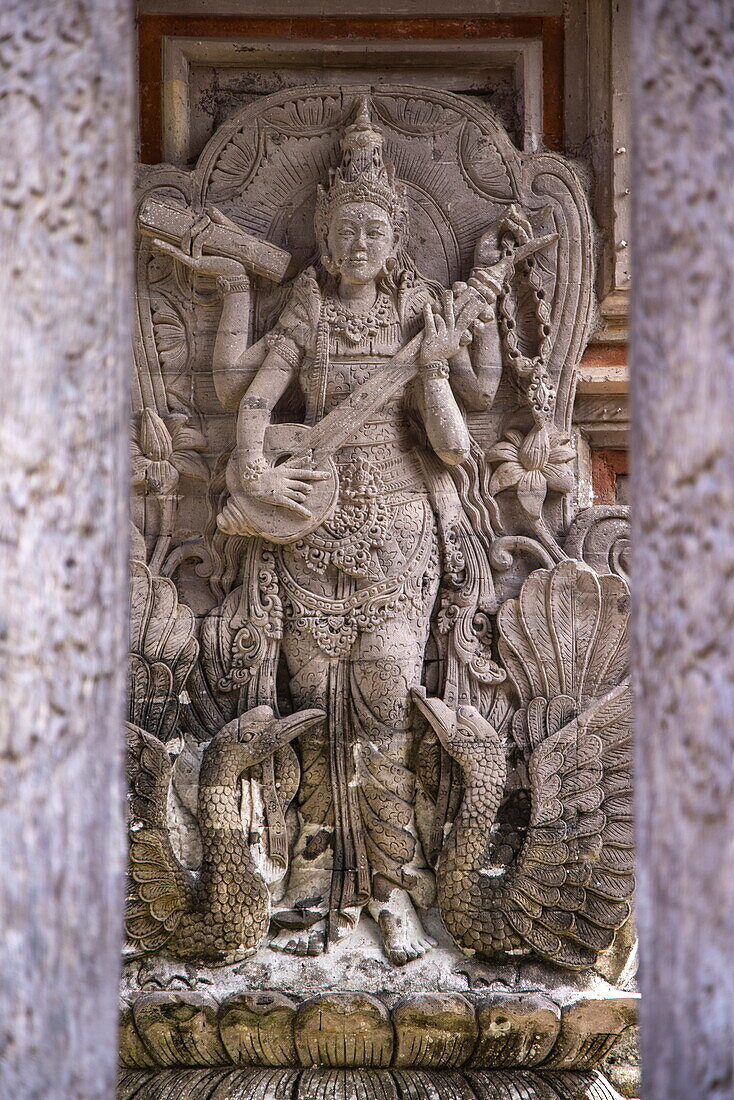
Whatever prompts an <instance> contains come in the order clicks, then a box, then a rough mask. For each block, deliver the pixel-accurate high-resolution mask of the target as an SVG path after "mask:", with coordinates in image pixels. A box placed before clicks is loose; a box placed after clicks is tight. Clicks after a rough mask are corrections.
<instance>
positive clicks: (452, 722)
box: [412, 687, 503, 769]
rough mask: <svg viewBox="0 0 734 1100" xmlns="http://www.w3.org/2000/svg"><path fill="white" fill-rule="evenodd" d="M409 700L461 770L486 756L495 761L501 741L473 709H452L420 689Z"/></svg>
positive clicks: (498, 758) (471, 707)
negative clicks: (430, 697)
mask: <svg viewBox="0 0 734 1100" xmlns="http://www.w3.org/2000/svg"><path fill="white" fill-rule="evenodd" d="M412 695H413V701H414V703H415V705H416V706H417V708H418V710H419V711H420V712H421V714H422V715H423V717H424V718H425V719H426V720H427V721H428V724H429V725H430V726H431V728H432V729H433V730H434V731H435V733H436V734H437V735H438V739H439V741H440V742H441V744H442V745H443V747H444V748H445V749H446V752H447V753H449V755H450V756H453V758H454V760H456V761H457V762H458V763H459V764H461V766H462V767H463V768H464V769H470V768H472V766H476V765H477V764H478V763H480V762H481V763H484V762H486V761H487V758H488V757H489V758H490V759H491V760H492V762H493V763H494V762H495V757H496V761H497V762H499V760H500V755H501V754H503V739H502V738H501V737H500V735H499V733H498V732H497V730H496V729H495V728H494V726H493V725H492V724H491V723H490V722H488V721H487V719H486V718H483V717H482V715H481V714H480V713H479V711H478V710H477V708H476V707H474V706H471V705H462V706H459V707H457V708H456V709H455V710H453V709H452V708H451V707H449V706H447V704H446V703H444V701H443V699H435V698H433V699H429V698H428V697H427V696H426V692H425V689H424V688H422V687H421V688H414V689H413V692H412Z"/></svg>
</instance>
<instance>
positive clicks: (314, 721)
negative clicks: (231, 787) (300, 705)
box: [239, 707, 326, 766]
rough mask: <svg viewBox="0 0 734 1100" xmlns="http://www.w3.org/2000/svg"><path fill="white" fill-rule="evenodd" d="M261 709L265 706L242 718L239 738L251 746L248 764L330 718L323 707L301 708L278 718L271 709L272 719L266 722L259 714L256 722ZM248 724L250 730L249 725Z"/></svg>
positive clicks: (270, 715)
mask: <svg viewBox="0 0 734 1100" xmlns="http://www.w3.org/2000/svg"><path fill="white" fill-rule="evenodd" d="M268 709H269V708H268ZM260 710H261V708H259V707H257V708H255V710H253V711H250V712H249V713H247V714H243V715H242V717H241V718H240V723H241V726H240V735H239V740H240V743H241V744H243V745H246V746H247V748H248V749H249V750H250V753H251V759H250V764H249V765H248V766H252V765H253V764H259V763H260V762H261V761H262V760H266V759H267V758H268V757H269V756H272V755H273V753H274V752H277V751H278V749H281V748H283V746H284V745H287V744H288V742H289V741H292V740H293V739H294V738H295V737H299V736H300V735H301V734H303V733H305V732H306V731H307V730H310V729H313V728H314V727H315V726H318V725H320V724H321V723H322V722H323V721H324V719H325V718H326V713H325V712H324V711H323V710H316V709H315V708H314V709H312V710H298V711H296V712H295V714H288V715H286V717H285V718H275V717H273V712H272V711H270V713H269V720H267V721H265V722H262V723H261V722H260V721H257V718H260V715H259V714H258V715H257V718H256V719H255V721H254V722H253V717H254V716H255V715H256V712H258V711H260ZM248 725H249V726H250V729H248V728H247V727H248ZM253 725H255V728H254V729H253V728H252V726H253ZM258 727H259V728H258Z"/></svg>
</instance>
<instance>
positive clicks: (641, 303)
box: [632, 0, 734, 1100]
mask: <svg viewBox="0 0 734 1100" xmlns="http://www.w3.org/2000/svg"><path fill="white" fill-rule="evenodd" d="M634 17H635V18H634V28H633V41H634V43H635V51H636V53H635V59H634V64H633V72H634V74H635V81H636V109H635V117H636V135H635V152H636V168H635V185H634V186H635V194H636V199H637V205H636V215H635V225H634V231H633V234H632V239H633V244H634V247H635V265H634V286H635V296H634V299H633V303H634V336H633V355H632V364H633V405H634V433H633V441H634V460H633V467H634V469H633V482H634V504H635V507H634V508H633V515H634V517H635V518H634V523H635V527H636V535H635V540H636V541H635V593H636V607H635V612H634V622H635V626H634V636H635V639H636V652H635V654H634V656H633V661H632V667H633V669H635V672H636V676H637V711H636V713H637V776H636V798H637V830H638V832H637V841H638V868H639V878H638V910H639V929H640V937H641V954H642V964H643V965H642V1017H643V1065H644V1067H645V1070H644V1095H646V1096H649V1097H662V1096H665V1097H669V1098H671V1100H672V1098H676V1097H681V1098H683V1097H686V1098H688V1097H692V1096H696V1097H708V1096H714V1095H715V1096H717V1097H719V1096H721V1097H724V1096H732V1095H734V1083H733V1079H734V1066H733V1064H732V1063H733V1059H734V1054H733V1051H734V1047H733V1045H732V1030H733V1028H732V1005H734V967H733V966H732V947H731V945H732V942H734V905H733V904H732V902H733V900H734V885H733V884H734V846H733V845H732V816H733V812H734V811H733V805H734V803H733V800H732V788H733V787H734V751H733V748H734V722H733V720H732V698H733V696H732V679H733V672H732V670H733V669H734V633H733V632H732V616H733V614H734V588H733V587H732V576H734V490H733V488H732V484H733V479H732V470H733V469H734V430H732V414H733V412H734V251H733V248H732V244H733V242H734V210H733V208H732V201H731V179H732V176H733V175H734V67H733V66H732V57H733V55H734V12H733V11H732V8H731V5H730V4H727V3H725V2H723V0H721V2H719V3H702V2H696V0H642V2H640V3H638V4H636V5H635V7H634Z"/></svg>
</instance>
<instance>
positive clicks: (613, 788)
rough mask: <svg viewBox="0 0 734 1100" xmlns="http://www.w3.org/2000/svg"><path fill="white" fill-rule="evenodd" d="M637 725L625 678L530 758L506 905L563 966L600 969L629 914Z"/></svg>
mask: <svg viewBox="0 0 734 1100" xmlns="http://www.w3.org/2000/svg"><path fill="white" fill-rule="evenodd" d="M630 726H631V693H630V686H629V683H628V682H625V683H623V684H621V685H619V686H618V687H617V688H615V689H613V690H612V691H610V692H609V693H608V694H607V695H605V696H603V697H602V698H601V699H598V700H596V701H595V702H594V703H593V704H592V705H591V706H590V707H589V708H588V709H587V710H586V711H584V712H583V713H582V714H581V715H580V716H579V717H578V718H574V719H573V720H572V721H571V722H569V723H568V724H567V725H565V726H563V727H562V728H561V729H560V730H558V731H557V732H556V733H553V734H550V735H549V736H547V737H546V738H545V739H544V740H542V741H541V742H540V743H539V744H538V745H537V747H536V748H535V749H533V751H532V753H531V755H530V759H529V763H528V771H529V776H530V787H531V799H532V810H531V817H530V824H529V828H528V831H527V834H526V837H525V841H524V844H523V847H522V849H521V852H520V854H519V857H518V861H517V864H516V867H515V871H514V874H513V875H512V876H511V881H510V882H509V883H508V889H507V891H506V892H505V894H504V897H503V898H502V900H501V901H500V907H501V908H502V909H503V910H504V915H505V918H506V919H507V921H508V922H509V924H510V925H511V927H512V928H513V929H514V930H515V932H516V933H517V934H518V935H519V936H520V937H521V938H522V939H523V940H524V941H525V943H526V944H527V945H528V946H529V947H531V948H532V949H533V950H534V951H535V952H536V953H537V954H539V955H544V956H545V957H547V958H550V959H553V960H554V961H555V962H557V963H560V964H561V965H563V966H568V967H573V968H582V967H587V966H592V965H593V964H594V962H595V961H596V958H597V955H598V953H599V952H600V951H604V950H605V949H607V948H608V947H610V946H611V944H612V940H613V938H614V933H615V931H616V929H617V928H619V927H620V926H621V925H622V924H623V923H624V921H625V920H626V919H627V917H628V916H629V912H630V897H631V895H632V890H633V886H634V882H633V837H632V806H631V799H632V791H631V782H630V754H631V741H630ZM498 900H499V899H498Z"/></svg>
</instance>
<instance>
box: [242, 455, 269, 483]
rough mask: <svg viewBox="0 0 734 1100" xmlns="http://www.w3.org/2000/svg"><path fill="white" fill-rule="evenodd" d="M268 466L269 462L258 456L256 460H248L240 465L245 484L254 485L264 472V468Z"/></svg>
mask: <svg viewBox="0 0 734 1100" xmlns="http://www.w3.org/2000/svg"><path fill="white" fill-rule="evenodd" d="M267 468H268V464H267V462H266V461H265V459H264V458H258V459H257V460H256V461H255V462H248V463H246V464H245V465H243V466H240V476H241V478H242V480H243V482H244V483H245V485H252V484H254V483H255V482H256V481H257V480H258V478H259V477H260V474H261V473H263V471H264V470H267Z"/></svg>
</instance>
